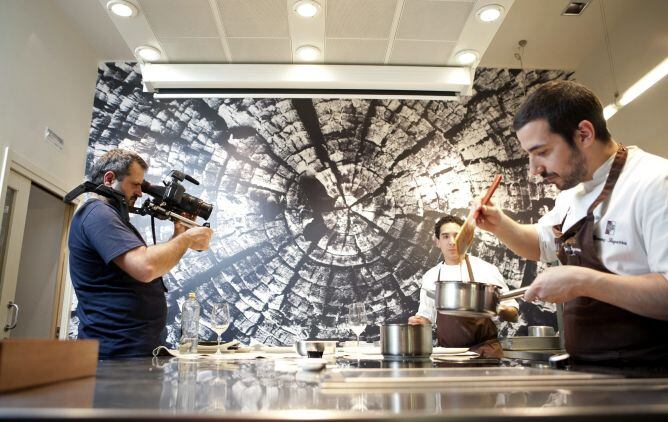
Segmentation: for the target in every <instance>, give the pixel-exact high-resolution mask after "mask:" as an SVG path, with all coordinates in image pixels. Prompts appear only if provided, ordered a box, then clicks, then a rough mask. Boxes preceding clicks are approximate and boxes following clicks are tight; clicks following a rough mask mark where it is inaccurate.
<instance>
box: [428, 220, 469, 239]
mask: <svg viewBox="0 0 668 422" xmlns="http://www.w3.org/2000/svg"><path fill="white" fill-rule="evenodd" d="M448 223H455V224H458V225H460V226H463V225H464V220H462V219H461V218H459V217H457V216H456V215H451V214H446V215H444V216H443V217H441V218H439V219H438V220H436V223H434V236H435V237H436V238H437V239H438V238H439V236H440V235H441V226H442V225H443V224H448Z"/></svg>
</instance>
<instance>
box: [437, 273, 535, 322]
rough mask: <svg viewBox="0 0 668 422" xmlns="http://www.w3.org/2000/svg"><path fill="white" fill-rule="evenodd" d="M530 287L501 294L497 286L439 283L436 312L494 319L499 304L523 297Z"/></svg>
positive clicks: (451, 282)
mask: <svg viewBox="0 0 668 422" xmlns="http://www.w3.org/2000/svg"><path fill="white" fill-rule="evenodd" d="M528 288H529V287H522V288H520V289H516V290H511V291H509V292H508V293H504V294H499V292H498V290H499V286H497V285H495V284H487V283H478V282H468V283H467V282H462V281H437V282H436V291H435V293H434V295H435V298H434V300H435V302H436V310H437V311H438V312H440V313H443V314H447V315H455V316H463V317H474V318H480V317H492V316H494V315H496V313H497V307H498V306H499V302H500V301H502V300H506V299H512V298H515V297H518V296H522V295H523V294H524V292H525V291H526V290H527V289H528Z"/></svg>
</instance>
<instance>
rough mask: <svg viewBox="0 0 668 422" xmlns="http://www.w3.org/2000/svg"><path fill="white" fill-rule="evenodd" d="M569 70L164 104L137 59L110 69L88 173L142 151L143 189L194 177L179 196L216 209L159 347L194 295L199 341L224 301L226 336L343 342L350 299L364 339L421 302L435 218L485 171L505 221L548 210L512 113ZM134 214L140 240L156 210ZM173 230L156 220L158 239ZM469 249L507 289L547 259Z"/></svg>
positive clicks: (544, 318) (479, 246)
mask: <svg viewBox="0 0 668 422" xmlns="http://www.w3.org/2000/svg"><path fill="white" fill-rule="evenodd" d="M569 76H570V74H568V73H566V72H560V71H531V72H528V73H525V72H520V71H517V70H508V69H478V70H477V75H476V82H475V87H474V93H473V95H472V96H470V97H465V98H463V99H461V100H460V101H411V100H341V99H250V98H249V99H222V98H208V99H173V100H158V99H154V98H153V95H152V94H147V93H143V92H142V87H141V75H140V69H139V66H138V65H136V64H134V63H107V64H105V65H102V66H101V67H100V69H99V74H98V82H97V90H96V94H95V102H94V110H93V117H92V124H91V130H90V144H89V149H88V158H87V165H86V168H87V170H88V169H90V166H91V164H92V163H93V161H94V160H95V159H96V158H97V157H98V156H100V155H102V154H103V153H104V152H105V151H107V150H109V149H112V148H116V147H121V148H127V149H130V150H133V151H135V152H138V153H139V154H140V155H142V156H143V157H144V158H145V159H146V160H147V162H148V163H149V165H150V169H149V170H148V172H147V176H146V178H147V180H149V181H150V182H151V183H159V182H160V180H162V179H163V178H164V177H166V176H167V174H168V173H169V171H170V170H172V169H176V170H180V171H183V172H185V173H187V174H190V175H192V176H193V177H195V178H196V179H198V180H199V181H200V182H201V184H200V185H199V186H194V185H189V184H188V183H187V182H186V183H185V186H186V187H187V192H188V193H190V194H192V195H195V196H197V197H200V198H202V199H204V200H205V201H207V202H211V203H213V205H214V211H213V214H212V216H211V218H210V220H209V221H210V222H211V226H212V228H213V229H214V231H215V234H214V238H213V239H212V244H211V249H210V250H209V251H206V252H201V253H196V252H189V253H187V254H186V255H185V256H184V258H183V259H182V260H181V262H180V263H179V264H178V266H177V267H176V268H175V269H174V270H173V271H172V272H171V273H170V274H168V275H167V276H166V277H165V283H166V285H167V288H168V289H169V292H168V293H167V301H168V305H169V315H168V326H167V341H168V342H169V343H174V342H175V341H176V340H177V335H178V332H179V318H180V306H181V304H182V303H183V301H184V300H185V296H187V294H188V292H190V291H195V292H196V293H197V297H198V298H199V300H200V302H202V310H203V311H202V315H203V316H202V325H201V330H200V334H201V336H202V337H203V338H211V339H213V338H214V337H215V335H214V333H213V332H212V331H210V330H209V329H208V327H207V326H208V320H207V317H206V315H208V312H209V310H210V308H211V305H212V304H213V303H215V302H227V303H228V304H229V305H230V309H231V313H232V315H233V319H234V322H233V325H232V326H231V327H230V329H228V331H227V332H226V333H225V334H224V335H223V338H224V339H226V340H230V339H232V338H236V339H239V340H240V341H242V342H244V343H248V342H250V341H251V340H256V341H259V342H262V343H265V344H292V342H293V341H294V340H295V339H298V338H306V337H311V338H338V339H344V338H348V339H352V338H353V334H352V332H351V331H349V330H348V329H347V328H346V314H347V308H346V306H347V305H348V304H350V303H352V302H353V301H357V302H364V303H365V304H366V306H367V309H368V313H369V323H370V325H369V327H368V328H367V330H366V331H365V334H363V335H362V338H363V339H364V338H365V337H366V338H368V339H372V338H377V336H378V328H377V327H376V326H375V325H374V324H379V323H383V322H390V321H405V320H406V319H407V318H408V317H409V316H410V315H413V314H414V313H415V312H416V311H417V308H418V300H419V289H420V280H421V277H422V274H423V273H424V272H425V271H426V270H427V269H428V268H430V267H432V266H433V265H435V264H436V263H437V262H438V259H439V251H438V249H437V248H436V247H435V246H434V244H433V242H432V238H433V234H432V232H433V223H434V221H435V220H436V219H437V218H438V217H439V216H440V215H442V214H443V213H445V212H449V213H454V214H458V215H460V216H465V215H466V214H467V212H468V208H469V204H470V203H471V201H472V200H474V199H475V198H476V197H478V196H480V195H481V194H482V193H484V191H485V189H486V188H487V186H488V185H489V184H490V182H491V181H492V179H493V178H494V175H495V174H497V173H500V174H502V175H503V176H504V181H503V183H502V184H501V186H500V188H499V189H498V191H497V193H496V194H495V200H496V202H497V203H498V204H499V205H501V206H502V207H504V208H505V209H506V210H507V212H508V213H509V214H510V215H511V216H513V217H515V218H517V219H519V220H521V221H523V222H531V221H536V220H537V219H538V218H539V217H540V215H542V213H543V212H544V211H545V210H547V209H548V208H549V207H550V206H551V205H552V203H553V199H552V198H554V196H555V195H556V191H555V190H554V188H552V187H549V186H546V185H543V184H540V183H536V182H537V181H535V180H533V179H532V178H530V176H529V174H528V159H527V157H526V155H525V154H524V153H523V152H522V151H521V149H520V147H519V143H518V142H517V140H516V138H515V134H514V132H513V130H512V127H511V123H512V116H513V114H514V111H515V110H516V109H517V107H518V106H519V104H520V103H521V101H522V99H523V96H524V92H525V89H526V90H527V91H530V90H531V88H532V87H533V86H535V85H539V84H541V83H544V82H546V81H548V80H551V79H557V78H567V77H569ZM140 201H141V200H140ZM132 222H133V224H134V225H135V226H136V227H138V228H139V230H140V231H141V232H142V233H143V234H144V237H145V238H146V239H147V241H150V239H151V230H150V218H149V217H142V216H133V217H132ZM171 231H172V230H171V224H168V223H161V224H159V225H158V233H157V234H158V241H159V242H160V241H164V240H167V239H168V238H169V237H170V236H171ZM472 253H473V254H474V255H477V256H479V257H481V258H483V259H485V260H487V261H489V262H491V263H494V264H495V265H497V266H498V267H499V269H500V270H501V272H502V274H503V275H504V277H505V279H506V280H507V282H508V284H509V285H510V287H511V288H513V287H520V286H521V285H527V284H529V283H530V282H531V281H532V280H533V278H534V277H535V275H536V272H537V271H538V270H540V268H541V265H540V264H539V265H538V266H537V265H536V264H535V263H533V262H526V261H524V260H521V259H519V258H518V257H517V256H515V255H514V254H513V253H512V252H510V251H509V250H508V249H506V248H505V247H503V246H502V245H500V244H499V242H498V241H497V240H496V238H495V237H493V236H491V235H489V234H488V233H485V232H480V231H479V232H478V234H477V238H476V243H475V244H474V246H473V248H472ZM520 302H521V301H520ZM554 311H555V308H554V305H550V304H528V303H523V302H521V319H520V321H519V322H518V323H515V324H505V323H504V324H503V325H502V326H501V334H502V335H518V334H526V326H527V325H555V324H556V318H555V316H554ZM75 323H76V321H75ZM75 332H76V329H75V328H74V329H73V333H75Z"/></svg>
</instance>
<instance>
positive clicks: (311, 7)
mask: <svg viewBox="0 0 668 422" xmlns="http://www.w3.org/2000/svg"><path fill="white" fill-rule="evenodd" d="M292 10H294V11H295V13H297V14H298V15H299V16H301V17H303V18H312V17H314V16H315V15H317V14H318V12H320V5H319V4H318V3H317V2H315V1H312V0H299V1H298V2H296V3H295V6H294V7H293V9H292Z"/></svg>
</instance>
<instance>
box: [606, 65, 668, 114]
mask: <svg viewBox="0 0 668 422" xmlns="http://www.w3.org/2000/svg"><path fill="white" fill-rule="evenodd" d="M666 75H668V57H666V58H665V59H663V61H662V62H661V63H659V64H658V65H657V66H656V67H654V69H652V70H650V71H649V72H647V73H646V74H645V75H644V76H643V77H642V78H640V79H639V80H638V81H637V82H636V83H634V84H633V85H631V87H629V89H627V90H626V91H624V93H623V94H622V96H621V97H619V100H617V102H616V103H613V104H608V105H607V106H605V108H604V109H603V117H605V120H608V119H609V118H611V117H612V116H614V115H615V113H616V112H617V111H619V109H621V108H622V107H624V106H626V105H627V104H629V103H630V102H631V101H633V100H635V99H636V98H638V97H639V96H640V95H641V94H642V93H643V92H645V91H647V90H648V89H650V88H651V87H652V86H653V85H655V84H656V83H657V82H659V81H660V80H661V79H663V78H664V76H666ZM606 110H607V112H606Z"/></svg>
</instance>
